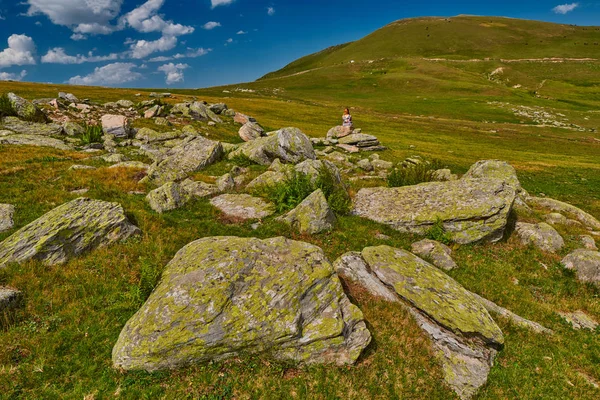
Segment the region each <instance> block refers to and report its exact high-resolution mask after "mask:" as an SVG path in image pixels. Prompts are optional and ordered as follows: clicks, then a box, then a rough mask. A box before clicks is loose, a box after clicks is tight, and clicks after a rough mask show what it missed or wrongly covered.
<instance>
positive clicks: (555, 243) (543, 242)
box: [515, 222, 565, 253]
mask: <svg viewBox="0 0 600 400" xmlns="http://www.w3.org/2000/svg"><path fill="white" fill-rule="evenodd" d="M515 232H516V234H517V236H518V237H519V239H521V243H523V244H524V245H528V244H532V245H534V246H536V247H538V248H539V249H541V250H543V251H547V252H550V253H556V252H557V251H559V250H560V249H562V248H563V246H564V245H565V241H564V240H563V238H562V236H560V234H559V233H558V232H557V231H556V229H554V228H553V227H551V226H550V225H548V224H547V223H545V222H540V223H539V224H528V223H525V222H517V225H516V227H515Z"/></svg>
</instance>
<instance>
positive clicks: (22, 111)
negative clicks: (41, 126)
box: [7, 93, 48, 122]
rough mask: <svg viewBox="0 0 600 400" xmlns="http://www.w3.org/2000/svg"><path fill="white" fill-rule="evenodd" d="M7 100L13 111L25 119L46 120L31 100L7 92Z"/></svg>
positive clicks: (44, 115)
mask: <svg viewBox="0 0 600 400" xmlns="http://www.w3.org/2000/svg"><path fill="white" fill-rule="evenodd" d="M7 96H8V101H9V102H10V105H11V106H12V108H13V110H14V111H15V113H16V114H17V115H18V116H19V118H22V119H24V120H27V121H35V122H48V117H47V116H46V114H44V112H43V111H42V110H40V109H39V108H38V107H37V106H36V105H35V104H33V103H32V102H30V101H28V100H25V99H24V98H22V97H19V96H17V95H16V94H14V93H8V95H7Z"/></svg>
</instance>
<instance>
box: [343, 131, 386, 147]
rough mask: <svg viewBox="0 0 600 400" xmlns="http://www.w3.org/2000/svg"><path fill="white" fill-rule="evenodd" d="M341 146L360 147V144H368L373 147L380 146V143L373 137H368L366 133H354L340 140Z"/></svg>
mask: <svg viewBox="0 0 600 400" xmlns="http://www.w3.org/2000/svg"><path fill="white" fill-rule="evenodd" d="M339 140H340V141H339V142H340V143H341V144H354V145H358V146H359V147H360V143H362V142H366V143H369V144H372V145H378V144H379V141H378V140H377V138H376V137H375V136H373V135H367V134H364V133H353V134H351V135H348V136H344V137H342V138H340V139H339Z"/></svg>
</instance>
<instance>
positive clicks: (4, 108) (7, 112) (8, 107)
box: [0, 93, 17, 118]
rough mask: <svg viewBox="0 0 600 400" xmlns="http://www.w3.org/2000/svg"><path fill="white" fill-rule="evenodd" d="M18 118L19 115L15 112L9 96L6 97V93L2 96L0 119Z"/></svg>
mask: <svg viewBox="0 0 600 400" xmlns="http://www.w3.org/2000/svg"><path fill="white" fill-rule="evenodd" d="M16 116H17V113H16V112H15V109H14V108H13V106H12V104H11V103H10V100H9V99H8V95H6V93H3V94H2V95H0V118H4V117H16Z"/></svg>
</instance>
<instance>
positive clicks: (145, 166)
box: [108, 161, 150, 170]
mask: <svg viewBox="0 0 600 400" xmlns="http://www.w3.org/2000/svg"><path fill="white" fill-rule="evenodd" d="M108 168H109V169H114V168H137V169H143V170H147V169H148V168H150V166H149V165H148V164H145V163H143V162H141V161H123V162H119V163H116V164H114V165H111V166H110V167H108Z"/></svg>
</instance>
